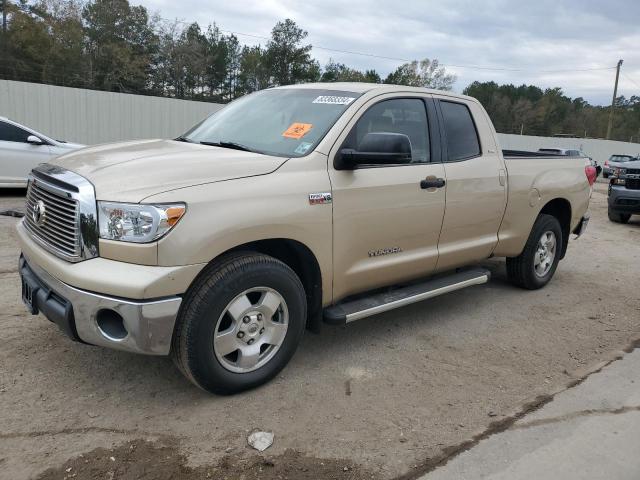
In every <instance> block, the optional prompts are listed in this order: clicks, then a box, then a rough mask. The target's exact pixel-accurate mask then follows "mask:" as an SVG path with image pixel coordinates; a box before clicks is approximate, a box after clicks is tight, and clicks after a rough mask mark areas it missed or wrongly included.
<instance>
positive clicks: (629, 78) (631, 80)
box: [622, 73, 640, 88]
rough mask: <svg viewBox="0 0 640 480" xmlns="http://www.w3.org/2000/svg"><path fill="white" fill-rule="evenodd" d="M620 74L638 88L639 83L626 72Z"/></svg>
mask: <svg viewBox="0 0 640 480" xmlns="http://www.w3.org/2000/svg"><path fill="white" fill-rule="evenodd" d="M622 76H623V77H624V78H626V79H627V80H629V81H630V82H631V83H633V84H634V85H635V86H636V87H638V88H640V83H637V82H636V81H635V80H634V79H633V78H631V77H630V76H628V75H627V74H626V73H623V74H622Z"/></svg>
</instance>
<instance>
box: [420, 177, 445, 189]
mask: <svg viewBox="0 0 640 480" xmlns="http://www.w3.org/2000/svg"><path fill="white" fill-rule="evenodd" d="M446 183H447V182H446V181H445V179H444V178H435V177H427V178H425V179H424V180H420V188H422V189H427V188H442V187H444V186H445V185H446Z"/></svg>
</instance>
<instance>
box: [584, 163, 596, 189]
mask: <svg viewBox="0 0 640 480" xmlns="http://www.w3.org/2000/svg"><path fill="white" fill-rule="evenodd" d="M584 174H585V175H586V176H587V181H588V182H589V185H593V184H594V183H596V178H597V177H598V171H597V170H596V167H594V166H593V165H587V166H586V167H584Z"/></svg>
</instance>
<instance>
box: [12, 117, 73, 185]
mask: <svg viewBox="0 0 640 480" xmlns="http://www.w3.org/2000/svg"><path fill="white" fill-rule="evenodd" d="M82 147H84V145H80V144H78V143H67V142H62V141H60V140H53V139H52V138H49V137H47V136H45V135H43V134H41V133H38V132H36V131H34V130H31V129H30V128H28V127H25V126H23V125H20V124H19V123H16V122H12V121H11V120H9V119H8V118H4V117H0V188H24V187H26V186H27V176H28V175H29V172H30V171H31V169H32V168H34V167H35V166H36V165H38V164H40V163H43V162H47V161H48V160H49V159H51V158H53V157H57V156H58V155H62V154H63V153H68V152H70V151H72V150H77V149H79V148H82Z"/></svg>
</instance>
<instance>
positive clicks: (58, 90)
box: [0, 80, 640, 162]
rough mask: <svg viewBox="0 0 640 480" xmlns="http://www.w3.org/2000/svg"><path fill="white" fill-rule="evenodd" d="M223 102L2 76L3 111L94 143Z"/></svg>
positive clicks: (599, 148) (166, 126)
mask: <svg viewBox="0 0 640 480" xmlns="http://www.w3.org/2000/svg"><path fill="white" fill-rule="evenodd" d="M221 107H222V106H221V105H219V104H215V103H206V102H192V101H188V100H175V99H171V98H160V97H147V96H143V95H129V94H124V93H111V92H99V91H94V90H83V89H79V88H68V87H56V86H52V85H40V84H37V83H25V82H14V81H9V80H0V116H5V117H9V118H11V119H13V120H15V121H17V122H19V123H23V124H25V125H27V126H30V127H32V128H34V129H35V130H38V131H40V132H42V133H44V134H46V135H49V136H51V137H53V138H59V139H64V140H68V141H73V142H79V143H84V144H88V145H91V144H96V143H105V142H112V141H120V140H131V139H138V138H175V137H176V136H178V135H180V134H181V133H184V132H185V131H186V130H187V129H189V128H190V127H191V126H193V125H195V124H196V123H197V122H199V121H200V120H202V119H203V118H205V117H206V116H208V115H210V114H211V113H213V112H215V111H216V110H218V109H219V108H221ZM499 137H500V142H501V144H502V148H504V149H511V150H538V149H539V148H571V149H578V150H582V151H583V152H585V153H586V154H588V155H589V156H591V157H593V158H594V159H596V160H598V161H600V162H603V161H604V160H606V159H607V158H609V156H611V155H612V154H614V153H618V154H628V155H637V154H639V153H640V144H638V143H626V142H614V141H609V140H594V139H583V138H554V137H532V136H527V135H510V134H499Z"/></svg>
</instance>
